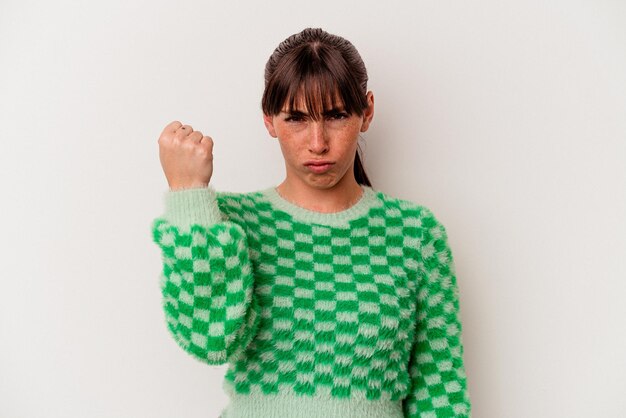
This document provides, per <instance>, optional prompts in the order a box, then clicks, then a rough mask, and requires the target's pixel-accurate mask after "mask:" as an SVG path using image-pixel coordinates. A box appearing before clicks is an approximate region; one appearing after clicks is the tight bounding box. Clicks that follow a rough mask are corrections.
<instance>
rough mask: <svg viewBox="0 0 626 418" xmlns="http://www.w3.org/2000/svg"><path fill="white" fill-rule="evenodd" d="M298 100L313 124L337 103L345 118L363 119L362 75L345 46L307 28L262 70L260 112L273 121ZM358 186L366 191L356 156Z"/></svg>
mask: <svg viewBox="0 0 626 418" xmlns="http://www.w3.org/2000/svg"><path fill="white" fill-rule="evenodd" d="M300 98H303V99H304V102H305V103H306V106H307V109H308V111H309V113H310V115H311V117H312V118H313V119H314V120H318V119H319V118H320V117H321V115H322V114H323V112H324V111H325V110H328V109H330V108H332V107H335V105H336V104H337V99H339V100H340V101H341V102H342V103H343V106H344V110H345V112H346V113H348V114H349V115H351V114H353V113H355V114H357V115H358V116H362V115H363V113H364V110H365V109H366V108H367V71H366V69H365V64H364V63H363V60H362V59H361V56H360V55H359V52H358V51H357V50H356V48H355V47H354V45H352V44H351V43H350V42H349V41H348V40H346V39H344V38H342V37H340V36H337V35H332V34H330V33H328V32H326V31H324V30H322V29H319V28H307V29H304V30H303V31H302V32H300V33H296V34H294V35H291V36H290V37H288V38H287V39H285V40H284V41H283V42H281V43H280V45H278V47H277V48H276V49H275V50H274V52H273V53H272V55H271V56H270V58H269V60H268V61H267V64H266V65H265V91H264V92H263V99H262V100H261V108H262V109H263V113H264V114H266V115H272V116H275V115H277V114H279V113H280V112H281V111H282V108H283V106H284V105H287V108H288V109H294V108H295V107H296V105H295V104H296V100H297V99H300ZM354 177H355V178H356V181H357V183H359V184H364V185H366V186H371V185H372V184H371V182H370V180H369V178H368V177H367V174H365V169H364V167H363V164H362V162H361V158H360V156H359V149H358V148H357V152H356V155H355V161H354Z"/></svg>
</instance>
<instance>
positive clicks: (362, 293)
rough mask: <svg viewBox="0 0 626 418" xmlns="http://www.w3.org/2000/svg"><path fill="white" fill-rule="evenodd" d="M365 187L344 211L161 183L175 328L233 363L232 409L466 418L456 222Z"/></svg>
mask: <svg viewBox="0 0 626 418" xmlns="http://www.w3.org/2000/svg"><path fill="white" fill-rule="evenodd" d="M362 187H363V195H362V196H361V198H360V200H359V201H358V202H357V203H356V204H354V205H353V206H351V207H350V208H348V209H346V210H343V211H340V212H334V213H323V212H316V211H312V210H309V209H306V208H303V207H300V206H297V205H295V204H293V203H291V202H289V201H288V200H286V199H284V198H283V197H282V196H281V195H280V194H278V192H277V190H276V188H274V187H270V188H267V189H264V190H259V191H255V192H249V193H235V192H223V191H222V192H218V191H216V190H215V189H214V188H213V187H212V186H208V187H202V188H191V189H184V190H177V191H173V190H168V191H167V192H165V199H164V200H165V211H164V214H163V215H162V216H160V217H158V218H156V219H154V220H153V223H152V238H153V241H154V242H155V243H156V244H157V245H158V246H159V248H160V249H161V254H162V261H163V270H162V274H161V276H160V279H161V289H162V294H163V306H164V311H165V318H166V324H167V328H168V329H169V331H170V333H171V335H172V336H173V337H174V340H175V341H176V342H177V343H178V345H180V347H182V348H183V349H184V350H185V351H186V352H187V353H189V354H190V355H191V356H193V357H195V358H196V359H198V360H200V361H202V362H204V363H207V364H209V365H220V364H228V368H227V370H226V374H225V377H224V381H223V390H224V391H225V392H226V393H227V394H228V396H229V399H230V401H229V404H228V405H227V406H226V408H225V409H223V410H222V413H221V417H222V418H244V417H245V418H248V417H255V418H258V417H261V418H265V417H267V418H287V417H289V418H313V417H324V418H335V417H337V418H339V417H341V418H356V417H359V418H401V417H402V418H409V417H410V418H417V417H420V418H425V417H429V418H430V417H469V416H470V409H471V405H470V398H469V391H468V388H467V383H466V375H465V368H464V363H463V344H462V339H461V322H460V316H459V295H458V288H457V283H456V277H455V271H454V263H453V258H452V253H451V250H450V247H449V245H448V240H447V234H446V230H445V228H444V226H443V225H442V224H441V223H440V222H439V221H438V219H436V218H435V216H434V215H433V213H432V211H431V210H429V209H428V208H427V207H425V206H422V205H418V204H415V203H412V202H410V201H407V200H402V199H398V198H394V197H391V196H388V195H386V194H384V193H382V192H379V191H375V190H374V189H373V188H371V187H367V186H362Z"/></svg>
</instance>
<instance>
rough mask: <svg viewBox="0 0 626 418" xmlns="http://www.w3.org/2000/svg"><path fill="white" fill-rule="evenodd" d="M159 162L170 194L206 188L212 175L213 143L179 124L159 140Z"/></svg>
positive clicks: (172, 126) (172, 123) (162, 134)
mask: <svg viewBox="0 0 626 418" xmlns="http://www.w3.org/2000/svg"><path fill="white" fill-rule="evenodd" d="M158 143H159V158H160V160H161V166H162V167H163V172H164V173H165V177H166V178H167V182H168V184H169V186H170V189H171V190H180V189H189V188H194V187H206V186H207V185H208V184H209V181H210V180H211V176H212V175H213V139H211V137H209V136H205V135H202V132H200V131H194V130H193V128H192V127H191V126H189V125H183V124H182V123H180V122H179V121H177V120H176V121H174V122H171V123H169V124H168V125H167V126H166V127H165V129H163V132H162V133H161V136H160V137H159V141H158Z"/></svg>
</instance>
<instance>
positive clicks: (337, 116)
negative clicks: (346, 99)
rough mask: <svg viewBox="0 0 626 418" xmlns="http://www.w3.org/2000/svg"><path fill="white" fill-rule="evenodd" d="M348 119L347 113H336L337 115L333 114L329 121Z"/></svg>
mask: <svg viewBox="0 0 626 418" xmlns="http://www.w3.org/2000/svg"><path fill="white" fill-rule="evenodd" d="M347 117H348V114H347V113H343V112H338V113H333V114H332V115H330V118H331V119H334V120H341V119H345V118H347Z"/></svg>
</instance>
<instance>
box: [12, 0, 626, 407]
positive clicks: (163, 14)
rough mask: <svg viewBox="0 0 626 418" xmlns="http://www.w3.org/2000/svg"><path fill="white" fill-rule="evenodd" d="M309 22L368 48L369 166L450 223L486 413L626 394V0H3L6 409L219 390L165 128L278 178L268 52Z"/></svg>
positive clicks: (599, 401) (226, 181)
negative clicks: (169, 266) (178, 330)
mask: <svg viewBox="0 0 626 418" xmlns="http://www.w3.org/2000/svg"><path fill="white" fill-rule="evenodd" d="M308 26H312V27H318V26H319V27H322V28H324V29H326V30H328V31H329V32H331V33H336V34H339V35H341V36H344V37H346V38H347V39H349V40H351V41H352V42H353V43H354V45H355V46H356V47H357V48H358V49H359V51H360V52H361V55H362V57H363V59H364V61H365V63H366V65H367V67H368V71H369V75H370V84H369V88H370V89H371V90H373V91H374V94H375V103H376V114H375V117H374V122H373V125H372V127H371V129H370V131H368V132H367V133H366V134H365V135H364V136H363V138H364V140H363V150H364V152H365V164H366V167H367V170H368V173H369V175H370V177H371V178H372V180H373V183H374V187H375V188H376V189H378V190H382V191H384V192H386V193H388V194H390V195H392V196H397V197H400V198H405V199H410V200H413V201H415V202H419V203H420V204H423V205H426V206H428V207H430V208H431V209H432V210H433V211H434V213H435V214H436V215H437V216H438V217H439V219H440V220H441V221H442V222H443V223H444V224H445V226H446V228H447V230H448V234H449V239H450V244H451V247H452V249H453V254H454V256H455V260H456V264H457V275H458V281H459V286H460V292H461V318H462V321H463V326H464V328H463V340H464V344H465V360H466V368H467V374H468V384H469V388H470V393H471V397H472V403H473V407H474V409H473V411H474V416H475V417H477V418H483V417H485V418H501V417H507V418H517V417H519V418H528V417H568V418H571V417H617V416H626V398H625V397H624V394H625V392H626V354H625V353H626V335H625V330H626V326H625V322H624V318H626V308H625V304H624V302H623V301H624V294H625V292H626V285H625V284H624V283H625V281H626V263H625V258H626V221H625V220H624V217H625V215H626V168H625V167H626V30H625V29H624V28H625V27H626V3H624V2H623V1H617V0H616V1H599V0H586V1H581V0H575V1H572V0H568V1H564V0H562V1H551V2H545V1H524V2H522V1H518V2H509V1H504V2H503V1H500V0H493V1H488V0H480V1H436V2H435V1H428V2H425V1H420V2H408V1H407V2H403V3H401V2H394V1H363V0H360V1H354V2H339V1H335V0H331V1H320V0H318V1H315V2H301V3H298V2H287V1H275V2H272V3H269V4H266V3H263V2H248V3H245V4H244V3H237V2H224V1H222V2H210V1H205V2H196V3H192V2H177V3H174V2H164V1H154V0H153V1H142V2H139V1H106V2H104V1H103V2H99V3H96V2H84V1H67V0H66V1H57V2H43V1H39V2H33V1H24V0H20V1H6V0H4V1H3V2H2V3H1V4H0V139H1V148H0V170H1V172H0V181H1V182H2V183H1V184H0V186H1V189H2V194H3V197H2V204H1V207H2V209H1V210H2V212H1V216H0V231H1V240H2V241H1V242H2V248H1V254H2V259H1V264H0V268H1V272H0V280H1V283H0V284H1V286H0V416H1V417H7V418H20V417H29V418H30V417H44V416H45V417H116V418H117V417H183V416H184V417H211V418H213V417H216V416H217V415H218V413H219V411H220V410H221V408H222V407H223V406H224V405H225V404H226V402H227V399H226V396H225V394H224V393H223V391H222V388H221V384H222V377H223V373H224V370H225V368H224V367H213V368H212V367H208V366H205V365H203V364H202V363H200V362H198V361H196V360H194V359H192V358H191V357H189V356H187V355H186V354H185V353H184V352H183V351H182V350H180V349H179V348H178V347H177V346H176V344H175V343H174V341H173V340H172V339H171V338H170V336H169V334H168V333H167V330H166V327H165V322H164V317H163V313H162V310H161V300H160V290H159V287H158V276H159V272H160V269H161V264H160V263H161V259H160V253H159V251H158V248H157V247H156V245H155V244H154V243H152V241H151V233H150V229H149V228H150V224H151V221H152V219H153V218H154V217H156V216H158V215H160V214H161V211H162V209H163V201H162V198H163V193H164V192H165V190H166V189H167V183H166V181H165V178H164V176H163V173H162V171H161V167H160V163H159V159H158V145H157V142H156V141H157V138H158V135H159V133H160V132H161V130H162V128H163V127H164V126H165V125H166V124H167V123H168V122H170V121H172V120H175V119H178V120H180V121H182V122H184V123H188V124H190V125H192V126H193V127H194V128H195V129H198V130H202V131H203V132H205V133H206V134H208V135H211V136H212V137H213V138H214V142H215V147H214V155H215V171H214V177H213V179H212V183H213V184H214V185H215V187H216V188H217V189H219V190H230V191H240V192H245V191H252V190H257V189H260V188H265V187H268V186H270V185H275V184H278V183H279V182H280V181H282V179H283V177H284V166H283V160H282V155H281V154H280V148H279V147H278V144H277V143H276V141H275V140H274V139H272V138H271V137H269V135H268V134H267V132H266V131H265V128H264V127H263V124H262V120H261V112H260V99H261V94H262V90H263V70H264V66H265V62H266V60H267V58H268V57H269V55H270V54H271V53H272V51H273V49H274V48H275V47H276V46H277V45H278V43H279V42H280V41H282V40H283V39H284V38H286V37H287V36H289V35H291V34H293V33H295V32H299V31H300V30H302V29H304V28H305V27H308Z"/></svg>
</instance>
